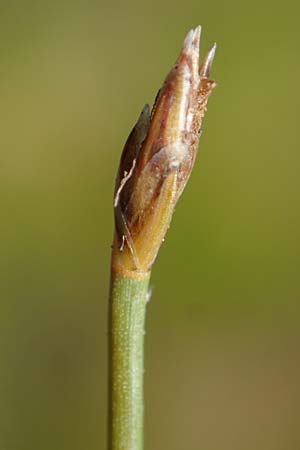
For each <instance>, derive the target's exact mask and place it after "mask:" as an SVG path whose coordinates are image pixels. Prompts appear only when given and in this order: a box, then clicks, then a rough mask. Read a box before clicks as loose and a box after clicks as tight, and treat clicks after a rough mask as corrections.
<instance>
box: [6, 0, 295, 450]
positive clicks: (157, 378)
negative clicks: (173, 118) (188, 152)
mask: <svg viewBox="0 0 300 450" xmlns="http://www.w3.org/2000/svg"><path fill="white" fill-rule="evenodd" d="M299 13H300V7H299V3H298V2H297V1H296V0H287V1H285V2H279V1H276V0H275V1H271V0H266V1H262V0H253V1H251V2H241V1H238V0H228V1H227V2H222V1H221V0H215V1H211V2H204V1H201V0H200V1H195V0H191V1H190V0H187V1H184V2H175V1H173V2H172V1H171V0H167V1H158V0H154V1H152V2H150V1H149V2H138V1H123V2H121V1H115V2H109V1H106V2H104V1H96V0H91V1H83V0H81V1H80V0H74V1H68V0H63V1H58V0H54V1H51V2H50V1H43V0H40V1H37V0H36V1H33V0H28V1H21V0H19V1H13V0H11V1H6V2H5V1H2V2H1V6H0V17H1V19H0V20H1V26H0V42H1V44H0V52H1V62H0V117H1V120H0V128H1V132H0V142H1V148H0V206H1V218H0V246H1V247H0V281H1V282H0V290H1V303H0V310H1V311H0V314H1V319H0V322H1V323H0V450H105V449H106V444H105V440H106V370H107V364H106V358H107V352H106V337H107V327H106V313H107V291H108V278H109V259H110V244H111V237H112V227H113V220H112V192H113V188H114V177H115V173H116V169H117V165H118V160H119V156H120V152H121V150H122V146H123V143H124V141H125V139H126V138H127V135H128V133H129V131H130V129H131V127H132V126H133V124H134V122H135V120H136V118H137V117H138V115H139V112H140V110H141V108H142V106H143V104H144V103H145V102H152V101H153V99H154V97H155V94H156V91H157V90H158V88H159V87H160V84H161V82H162V81H163V79H164V76H165V75H166V73H167V71H168V70H169V68H170V66H171V64H172V63H173V62H174V60H175V58H176V56H177V54H178V51H179V49H180V46H181V43H182V40H183V38H184V35H185V34H186V32H187V31H188V30H189V29H190V28H191V27H194V26H196V25H197V24H199V23H200V24H202V26H203V33H202V48H203V50H204V51H206V50H207V49H208V47H209V46H210V45H211V43H212V42H214V41H217V43H218V49H217V55H216V60H215V64H214V67H213V74H212V75H213V77H214V78H215V79H216V80H217V81H218V83H219V86H218V88H217V89H216V90H215V92H214V94H213V96H212V97H211V99H210V101H209V106H208V113H207V115H206V117H205V122H204V133H203V136H202V138H201V142H200V149H199V154H198V158H197V163H196V167H195V170H194V173H193V175H192V178H191V181H190V183H189V185H188V187H187V189H186V192H185V193H184V196H183V198H182V199H181V201H180V202H179V205H178V207H177V210H176V214H175V217H174V220H173V224H172V227H171V229H170V231H169V233H168V236H167V239H166V242H165V244H164V245H163V248H162V249H161V252H160V255H159V258H158V261H157V264H156V266H155V269H154V272H153V277H152V287H153V294H152V299H151V302H150V303H149V309H148V318H147V333H146V373H145V381H146V400H147V401H146V449H148V450H150V449H152V450H154V449H155V450H160V449H162V450H163V449H170V450H171V449H172V450H226V449H228V450H253V449H255V450H297V449H299V448H300V431H299V425H300V419H299V402H300V385H299V377H300V355H299V344H300V330H299V325H300V315H299V313H300V308H299V294H300V286H299V262H300V261H299V260H300V211H299V188H300V180H299V165H300V154H299V151H300V146H299V138H298V136H299V124H298V122H299V108H300V96H299V81H298V79H299V72H300V61H299V44H300V39H299V37H300V36H299V34H300V31H299Z"/></svg>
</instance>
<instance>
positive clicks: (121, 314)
mask: <svg viewBox="0 0 300 450" xmlns="http://www.w3.org/2000/svg"><path fill="white" fill-rule="evenodd" d="M149 276H150V275H149V274H145V275H144V276H142V277H139V279H132V278H129V277H127V276H124V275H120V274H116V273H113V274H112V279H111V293H110V306H109V312H110V314H109V366H110V373H109V444H108V447H109V450H142V449H143V421H144V419H143V414H144V398H143V372H144V334H145V333H144V323H145V313H146V303H147V295H148V284H149Z"/></svg>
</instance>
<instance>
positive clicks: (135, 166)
mask: <svg viewBox="0 0 300 450" xmlns="http://www.w3.org/2000/svg"><path fill="white" fill-rule="evenodd" d="M200 32H201V27H200V26H199V27H197V28H196V29H195V30H191V31H190V32H189V33H188V34H187V36H186V38H185V40H184V43H183V46H182V49H181V51H180V53H179V57H178V59H177V61H176V63H175V65H174V66H173V67H172V69H171V71H170V72H169V74H168V75H167V77H166V79H165V81H164V83H163V86H162V88H161V89H160V90H159V92H158V94H157V97H156V100H155V103H154V106H153V108H152V111H150V108H149V106H148V105H146V106H145V107H144V109H143V111H142V113H141V115H140V117H139V119H138V122H137V124H136V125H135V127H134V128H133V130H132V131H131V133H130V135H129V137H128V139H127V142H126V144H125V147H124V149H123V152H122V156H121V161H120V165H119V170H118V175H117V180H116V187H115V195H114V213H115V234H114V242H113V247H112V259H111V289H110V299H109V430H108V434H109V443H108V449H109V450H142V449H143V403H144V400H143V371H144V367H143V359H144V358H143V353H144V350H143V349H144V342H143V341H144V322H145V312H146V305H147V300H148V285H149V278H150V272H151V268H152V265H153V263H154V261H155V258H156V256H157V253H158V250H159V248H160V245H161V243H162V241H163V239H164V237H165V234H166V232H167V229H168V227H169V225H170V221H171V218H172V215H173V212H174V208H175V205H176V203H177V201H178V199H179V197H180V196H181V194H182V191H183V190H184V187H185V185H186V183H187V181H188V179H189V176H190V174H191V171H192V168H193V165H194V162H195V157H196V153H197V148H198V143H199V138H200V134H201V127H202V120H203V116H204V114H205V111H206V105H207V100H208V97H209V96H210V94H211V92H212V90H213V89H214V87H215V86H216V82H215V81H213V80H211V79H210V78H209V76H210V70H211V66H212V62H213V59H214V55H215V50H216V45H215V44H214V45H213V46H212V48H211V49H210V50H209V52H208V53H207V55H206V56H205V58H204V60H203V62H202V64H201V65H200V63H199V45H200Z"/></svg>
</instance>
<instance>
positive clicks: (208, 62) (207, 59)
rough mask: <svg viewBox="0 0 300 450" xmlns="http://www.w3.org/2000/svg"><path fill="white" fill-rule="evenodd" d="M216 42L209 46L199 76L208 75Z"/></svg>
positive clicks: (205, 76) (206, 76) (204, 76)
mask: <svg viewBox="0 0 300 450" xmlns="http://www.w3.org/2000/svg"><path fill="white" fill-rule="evenodd" d="M216 49H217V44H216V43H214V45H213V46H212V47H211V49H210V50H209V51H208V52H207V54H206V56H205V58H204V61H203V63H202V65H201V67H200V77H201V78H208V77H209V75H210V71H211V67H212V63H213V60H214V57H215V54H216Z"/></svg>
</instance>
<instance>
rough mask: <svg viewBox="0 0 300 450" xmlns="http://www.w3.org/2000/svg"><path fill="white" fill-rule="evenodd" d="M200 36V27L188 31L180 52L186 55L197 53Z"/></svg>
mask: <svg viewBox="0 0 300 450" xmlns="http://www.w3.org/2000/svg"><path fill="white" fill-rule="evenodd" d="M200 35H201V26H200V25H199V26H198V27H196V28H195V29H194V30H193V29H192V30H190V31H189V32H188V34H187V35H186V37H185V39H184V41H183V47H182V50H183V51H184V52H185V53H188V54H190V53H191V52H194V51H195V50H196V51H197V52H198V51H199V44H200Z"/></svg>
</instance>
